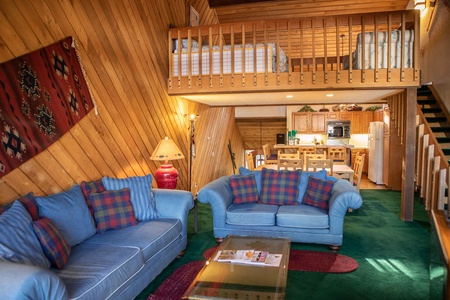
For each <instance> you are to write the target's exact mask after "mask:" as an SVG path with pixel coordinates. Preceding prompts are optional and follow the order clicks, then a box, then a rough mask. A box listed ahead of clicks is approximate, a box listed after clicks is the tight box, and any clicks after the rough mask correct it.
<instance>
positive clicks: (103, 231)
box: [0, 175, 193, 300]
mask: <svg viewBox="0 0 450 300" xmlns="http://www.w3.org/2000/svg"><path fill="white" fill-rule="evenodd" d="M151 179H152V178H151V175H147V176H140V177H134V178H127V179H124V180H120V179H112V178H109V179H108V178H103V180H102V184H103V185H104V191H102V192H100V193H97V191H94V192H93V191H92V190H89V189H90V188H89V186H88V188H87V189H86V188H85V189H81V188H80V186H79V185H75V186H73V187H72V188H71V189H70V190H69V191H66V192H62V193H58V194H54V195H50V196H46V197H38V196H35V197H34V198H32V199H33V200H32V202H33V201H34V202H35V203H36V205H37V207H38V212H39V216H38V217H36V216H34V217H32V215H33V214H34V213H33V212H32V210H31V212H30V210H29V207H30V205H29V204H30V201H29V199H28V200H27V201H23V199H22V198H23V197H22V198H21V199H20V201H19V200H16V201H15V202H13V204H12V205H11V206H10V207H9V208H8V209H7V210H6V211H4V212H3V213H1V214H0V278H1V279H2V280H1V281H0V299H58V300H60V299H95V300H97V299H132V298H134V297H135V296H137V295H138V294H139V293H140V292H141V291H142V290H143V289H144V288H145V287H146V286H147V285H148V284H149V283H150V282H151V281H152V280H153V279H154V278H155V277H156V276H158V274H160V273H161V271H162V270H164V268H166V267H167V266H168V265H169V264H170V263H171V262H172V261H173V260H174V259H175V258H176V257H177V256H179V255H180V254H182V253H183V251H184V249H185V248H186V245H187V218H188V213H189V211H190V210H191V209H192V208H193V198H192V194H191V193H189V192H187V191H179V190H166V189H153V190H152V189H151ZM127 180H128V181H127ZM136 183H137V185H136ZM140 183H141V184H142V183H144V185H145V186H144V189H143V190H139V186H140V185H139V184H140ZM148 184H150V185H148ZM91 187H92V186H91ZM140 187H142V185H141V186H140ZM116 189H119V190H117V191H116ZM118 191H120V192H126V195H129V196H130V199H131V204H132V207H133V209H132V210H131V212H132V214H133V213H134V219H133V217H131V219H133V220H135V221H133V222H132V224H131V225H130V224H128V223H126V222H125V223H121V224H122V225H118V224H119V223H120V222H119V221H120V220H119V221H117V220H116V221H114V222H112V221H111V219H110V218H107V219H105V220H106V224H108V226H109V228H105V227H103V228H102V227H100V226H99V224H100V223H102V221H101V218H102V217H103V215H100V213H102V214H103V213H104V212H105V210H104V209H103V208H102V207H100V206H98V205H97V204H96V202H89V201H87V200H86V199H87V198H86V193H87V197H88V198H89V199H90V200H93V199H99V197H106V196H103V195H108V197H109V199H111V197H113V196H111V195H114V193H116V192H118ZM138 191H140V192H143V193H142V194H141V195H138V194H139V193H138ZM99 195H100V196H99ZM138 197H141V199H143V201H141V200H140V201H137V199H138ZM28 198H30V197H28ZM127 199H128V198H127ZM106 202H108V201H106ZM106 202H102V204H105V203H106ZM110 202H111V201H110ZM106 205H107V204H106ZM114 205H116V204H114ZM124 207H125V208H126V209H125V208H124ZM124 207H122V208H124V209H123V210H122V211H121V212H123V211H125V212H126V211H128V212H130V210H129V205H125V206H124ZM122 208H121V209H122ZM121 212H119V213H121ZM128 217H130V215H129V216H128ZM46 218H48V219H50V220H51V221H52V222H51V224H53V225H54V227H57V231H58V232H59V233H60V234H61V237H62V240H63V241H65V243H63V245H68V249H69V250H70V254H69V255H68V257H67V260H66V261H65V262H64V265H58V267H55V265H54V262H53V261H52V259H50V256H48V253H47V252H46V251H45V247H44V245H43V244H42V241H41V240H38V239H36V236H37V232H38V231H36V224H38V223H37V222H40V221H42V220H45V219H46ZM142 218H145V219H146V220H140V219H142ZM118 222H119V223H118ZM103 223H104V222H103ZM108 226H107V227H108ZM111 226H112V227H113V228H114V227H115V229H112V228H111ZM33 231H35V232H34V233H33ZM35 233H36V235H35ZM56 235H58V234H56ZM33 237H34V238H33ZM60 240H61V239H60ZM40 243H41V244H40ZM41 246H42V248H41ZM43 249H44V250H43Z"/></svg>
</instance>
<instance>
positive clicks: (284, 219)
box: [277, 204, 329, 229]
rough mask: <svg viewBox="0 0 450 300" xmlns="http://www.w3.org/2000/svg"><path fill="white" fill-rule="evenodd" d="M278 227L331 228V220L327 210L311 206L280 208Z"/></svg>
mask: <svg viewBox="0 0 450 300" xmlns="http://www.w3.org/2000/svg"><path fill="white" fill-rule="evenodd" d="M277 226H281V227H294V228H314V229H327V228H329V218H328V214H327V212H326V211H325V210H322V209H319V208H317V207H314V206H309V205H304V204H300V205H295V206H280V208H279V209H278V213H277Z"/></svg>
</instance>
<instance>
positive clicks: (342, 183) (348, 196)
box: [328, 179, 363, 234]
mask: <svg viewBox="0 0 450 300" xmlns="http://www.w3.org/2000/svg"><path fill="white" fill-rule="evenodd" d="M362 203H363V201H362V198H361V195H360V194H359V193H358V192H357V191H356V189H355V188H354V187H353V186H352V185H351V184H350V182H348V181H347V180H345V179H339V180H337V181H336V182H335V183H334V185H333V190H332V191H331V198H330V202H329V211H328V215H329V218H330V231H331V233H333V234H342V232H343V223H344V217H345V214H346V213H347V211H348V209H349V208H351V209H358V208H360V207H361V205H362Z"/></svg>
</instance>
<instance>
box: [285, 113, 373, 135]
mask: <svg viewBox="0 0 450 300" xmlns="http://www.w3.org/2000/svg"><path fill="white" fill-rule="evenodd" d="M327 121H350V122H351V133H355V134H361V133H362V134H368V133H369V124H370V122H373V112H372V111H345V112H344V111H342V112H294V113H292V129H294V130H297V133H303V134H306V133H309V134H326V132H327Z"/></svg>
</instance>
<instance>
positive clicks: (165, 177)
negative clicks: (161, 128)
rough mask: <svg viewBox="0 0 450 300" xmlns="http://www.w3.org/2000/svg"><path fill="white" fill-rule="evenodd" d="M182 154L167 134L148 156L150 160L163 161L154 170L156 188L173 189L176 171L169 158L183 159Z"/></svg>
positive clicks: (176, 175)
mask: <svg viewBox="0 0 450 300" xmlns="http://www.w3.org/2000/svg"><path fill="white" fill-rule="evenodd" d="M183 158H184V155H183V153H181V151H180V149H179V148H178V147H177V145H176V144H175V142H174V141H173V140H172V139H169V138H168V137H167V136H166V137H165V139H163V140H161V141H160V142H159V143H158V145H157V146H156V148H155V150H154V151H153V153H152V156H150V159H151V160H159V161H164V163H163V164H162V165H161V166H160V167H159V168H158V169H157V170H156V173H155V180H156V183H157V185H158V188H162V189H175V188H176V187H177V180H178V171H177V169H175V168H174V167H173V166H172V165H171V164H169V160H176V159H183Z"/></svg>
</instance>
